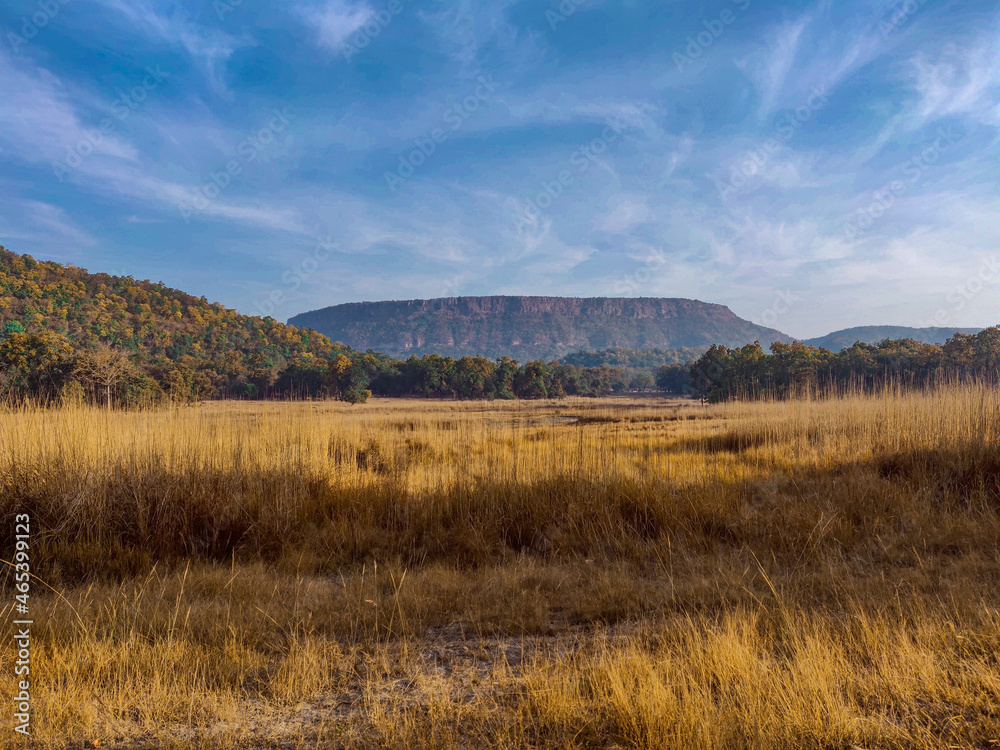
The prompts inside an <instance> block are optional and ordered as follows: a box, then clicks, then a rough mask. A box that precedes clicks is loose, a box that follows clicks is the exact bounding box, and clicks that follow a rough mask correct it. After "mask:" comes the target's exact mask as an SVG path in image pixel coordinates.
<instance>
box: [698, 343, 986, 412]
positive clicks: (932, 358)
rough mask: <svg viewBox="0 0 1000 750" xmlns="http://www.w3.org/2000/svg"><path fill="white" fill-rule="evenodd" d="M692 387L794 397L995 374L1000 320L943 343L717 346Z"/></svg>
mask: <svg viewBox="0 0 1000 750" xmlns="http://www.w3.org/2000/svg"><path fill="white" fill-rule="evenodd" d="M689 374H690V388H691V390H692V392H693V393H694V394H695V395H697V396H700V397H701V398H704V399H706V400H708V401H712V402H716V401H726V400H732V399H756V398H789V397H800V396H809V395H821V394H825V393H832V392H844V391H846V390H855V391H863V392H871V391H876V390H879V389H881V388H885V387H886V386H893V387H902V388H921V387H927V386H931V385H934V384H937V383H941V382H946V381H955V380H968V379H980V380H983V379H986V380H997V378H998V375H1000V326H995V327H993V328H987V329H984V330H983V331H980V332H979V333H977V334H975V335H970V334H964V333H956V334H955V335H954V336H952V337H951V338H949V339H948V340H947V341H946V342H945V343H944V344H941V345H938V344H925V343H922V342H919V341H915V340H913V339H894V340H889V339H887V340H885V341H882V342H880V343H878V344H865V343H860V342H858V343H855V344H854V345H853V346H850V347H848V348H846V349H842V350H841V351H839V352H831V351H829V350H828V349H821V348H817V347H814V346H806V345H805V344H803V343H801V342H795V343H792V344H783V343H774V344H772V345H771V347H770V353H767V352H765V350H764V348H763V347H762V346H761V345H760V343H759V342H754V343H753V344H748V345H746V346H743V347H738V348H734V349H728V348H726V347H724V346H712V347H711V348H709V350H708V351H707V352H705V353H704V354H703V355H702V356H701V357H700V358H699V359H698V360H696V361H695V362H693V363H692V364H691V366H690V368H689Z"/></svg>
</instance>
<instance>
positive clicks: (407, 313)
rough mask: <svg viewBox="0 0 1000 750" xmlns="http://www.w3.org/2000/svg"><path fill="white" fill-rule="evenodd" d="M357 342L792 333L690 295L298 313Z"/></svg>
mask: <svg viewBox="0 0 1000 750" xmlns="http://www.w3.org/2000/svg"><path fill="white" fill-rule="evenodd" d="M288 322H289V324H290V325H293V326H297V327H305V328H314V329H315V330H317V331H319V332H320V333H322V334H324V335H325V336H327V337H329V338H330V339H331V340H333V341H340V342H343V343H344V344H346V345H347V346H350V347H353V348H355V349H377V350H379V351H384V352H387V353H389V354H392V355H396V356H400V355H403V356H408V355H418V356H419V355H423V354H440V355H442V356H453V357H459V356H465V355H483V356H487V357H491V358H495V357H499V356H501V355H508V356H511V357H513V358H514V359H519V360H522V361H523V360H528V359H558V358H559V357H562V356H564V355H566V354H568V353H570V352H575V351H579V350H581V349H591V350H593V349H608V348H628V349H639V348H663V349H679V348H686V347H706V346H709V345H711V344H725V345H726V346H741V345H743V344H746V343H750V342H752V341H754V340H760V341H761V342H762V343H765V344H770V343H771V342H772V341H791V338H790V337H788V336H786V335H785V334H783V333H781V332H780V331H776V330H774V329H771V328H764V327H762V326H758V325H755V324H753V323H751V322H749V321H746V320H743V319H742V318H739V317H737V316H736V315H735V314H734V313H733V312H732V311H731V310H730V309H729V308H728V307H725V306H723V305H714V304H709V303H707V302H699V301H697V300H689V299H659V298H651V297H643V298H610V297H590V298H579V297H448V298H444V299H431V300H408V301H401V302H353V303H349V304H344V305H336V306H334V307H327V308H324V309H322V310H315V311H313V312H307V313H303V314H301V315H296V316H295V317H293V318H291V319H290V320H289V321H288Z"/></svg>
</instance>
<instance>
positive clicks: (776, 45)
mask: <svg viewBox="0 0 1000 750" xmlns="http://www.w3.org/2000/svg"><path fill="white" fill-rule="evenodd" d="M809 20H810V19H809V17H805V18H802V19H800V20H798V21H797V22H795V23H790V24H785V25H784V26H782V27H781V28H780V29H778V31H777V32H776V33H775V35H774V38H773V39H772V40H771V43H770V45H769V54H768V55H767V56H766V58H765V59H764V60H763V63H762V64H761V65H759V66H758V67H757V68H756V70H755V76H754V77H755V78H756V79H757V85H758V88H759V89H760V93H761V101H760V109H759V111H758V116H759V117H760V119H761V120H764V119H766V118H767V117H768V115H770V114H771V112H773V111H774V108H775V106H776V104H777V102H778V99H779V97H780V96H781V91H782V88H783V87H784V85H785V79H786V78H787V77H788V73H789V72H790V71H791V69H792V64H793V63H794V62H795V58H796V57H797V55H798V51H799V40H800V39H801V38H802V32H803V31H804V30H805V28H806V26H807V25H808V24H809Z"/></svg>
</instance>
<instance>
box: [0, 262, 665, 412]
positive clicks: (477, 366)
mask: <svg viewBox="0 0 1000 750" xmlns="http://www.w3.org/2000/svg"><path fill="white" fill-rule="evenodd" d="M652 369H653V368H651V367H650V368H645V369H636V368H631V367H610V366H606V365H602V366H595V367H582V366H579V365H573V364H560V363H557V362H544V361H533V362H528V363H525V364H521V363H519V362H517V361H515V360H512V359H510V358H507V357H502V358H499V359H497V360H492V359H489V358H485V357H463V358H459V359H453V358H451V357H441V356H438V355H428V356H424V357H421V358H417V357H411V358H410V359H408V360H406V361H400V360H395V359H392V358H391V357H389V356H387V355H384V354H380V353H378V352H374V351H366V352H360V351H356V350H354V349H351V348H350V347H347V346H344V345H343V344H341V343H335V342H331V341H330V339H328V338H327V337H325V336H323V335H321V334H319V333H316V332H315V331H312V330H310V329H299V328H296V327H294V326H289V325H284V324H282V323H279V322H277V321H276V320H273V319H271V318H258V317H250V316H246V315H241V314H239V313H237V312H236V311H234V310H229V309H227V308H225V307H223V306H222V305H220V304H218V303H210V302H208V301H207V300H206V299H204V298H197V297H192V296H191V295H188V294H185V293H184V292H180V291H178V290H176V289H171V288H169V287H166V286H164V285H162V284H156V283H152V282H149V281H137V280H135V279H133V278H131V277H118V276H109V275H108V274H103V273H95V274H92V273H88V272H87V271H85V270H83V269H81V268H76V267H74V266H68V265H62V264H59V263H53V262H44V261H36V260H35V259H34V258H32V257H31V256H29V255H17V254H15V253H12V252H10V251H8V250H6V249H4V248H0V399H2V400H5V401H19V400H22V399H24V398H31V399H36V400H40V401H44V402H67V401H69V402H73V401H82V400H91V401H98V402H101V403H104V404H106V405H108V406H109V407H110V406H133V405H140V404H150V403H158V402H161V401H165V400H170V401H175V402H190V401H197V400H201V399H210V398H234V397H235V398H288V397H292V398H298V397H319V398H325V397H332V398H338V399H343V400H347V401H351V402H359V401H364V400H366V399H367V398H368V396H370V395H372V394H373V393H374V394H376V395H386V396H426V397H432V396H433V397H443V398H465V399H473V398H546V397H560V396H563V395H574V394H575V395H584V396H591V395H594V396H597V395H605V394H608V393H612V392H622V391H626V390H651V389H653V388H654V387H656V384H655V381H654V376H653V374H652ZM671 382H673V381H671Z"/></svg>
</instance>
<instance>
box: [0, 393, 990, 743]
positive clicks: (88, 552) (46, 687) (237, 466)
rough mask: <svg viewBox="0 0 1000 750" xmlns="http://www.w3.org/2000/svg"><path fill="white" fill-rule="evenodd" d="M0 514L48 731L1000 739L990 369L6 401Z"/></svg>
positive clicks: (255, 736) (246, 738)
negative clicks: (598, 396) (179, 401)
mask: <svg viewBox="0 0 1000 750" xmlns="http://www.w3.org/2000/svg"><path fill="white" fill-rule="evenodd" d="M0 508H2V512H3V519H4V521H3V522H4V523H5V524H6V526H5V528H9V529H11V530H12V529H13V526H14V515H15V514H17V513H29V514H30V516H31V523H32V560H33V569H34V570H36V571H37V573H38V575H39V577H40V579H42V580H44V584H43V583H42V581H41V580H39V581H35V582H34V584H33V595H32V596H33V599H32V602H33V604H32V607H33V616H34V619H35V622H36V626H35V630H34V631H33V638H34V643H33V653H32V659H33V668H32V690H33V701H34V712H35V715H34V719H33V732H34V735H33V737H34V739H33V742H34V746H35V747H39V748H56V747H60V748H61V747H68V746H69V747H94V746H100V747H123V748H132V747H144V746H149V747H205V748H210V747H211V748H215V747H227V748H228V747H245V748H256V747H275V748H284V747H293V748H307V747H308V748H311V747H359V748H382V747H392V748H411V747H434V748H479V747H496V748H521V747H538V748H542V747H545V748H611V747H616V748H706V749H708V748H720V749H721V748H777V747H781V748H831V749H833V748H843V749H844V750H847V749H849V748H927V749H928V750H930V749H931V748H934V749H935V750H936V749H937V748H945V747H968V748H988V747H995V746H998V745H1000V394H998V392H997V391H996V390H994V389H990V388H986V387H978V386H974V385H968V386H962V387H953V388H946V389H942V390H939V391H937V392H935V393H909V394H904V393H886V394H883V395H880V396H853V397H846V398H838V399H831V400H821V401H793V402H783V403H743V404H725V405H717V406H707V407H706V406H700V405H697V404H694V403H691V402H679V401H666V400H658V399H643V400H628V399H607V400H566V401H560V402H533V403H526V402H519V403H518V402H515V403H499V402H494V403H443V402H426V401H391V400H388V401H387V400H379V401H375V402H372V403H369V404H367V405H366V406H364V407H353V408H352V407H348V406H345V405H342V404H336V403H289V404H278V403H271V404H268V403H211V404H204V405H201V406H198V407H193V408H184V409H178V410H173V411H150V412H132V413H124V412H111V413H108V412H106V411H103V410H100V409H89V408H85V409H63V410H48V411H45V410H31V409H26V410H20V411H8V412H5V413H3V414H0ZM7 559H10V547H9V546H8V549H7ZM46 586H48V587H51V588H46ZM4 592H5V598H4V600H3V603H4V605H6V607H7V608H6V610H5V612H4V616H3V618H2V626H0V627H2V629H3V632H2V635H0V643H2V644H5V645H3V646H2V647H0V693H2V695H4V696H8V695H13V694H14V693H15V692H16V690H15V688H14V677H13V674H12V670H11V659H12V654H13V652H14V649H13V648H12V647H8V646H7V645H6V644H9V643H10V642H11V639H12V636H13V633H12V630H13V626H12V625H10V622H11V620H12V617H11V612H10V605H9V604H8V602H11V601H12V593H11V582H10V580H9V578H8V580H7V582H6V585H5V588H4ZM4 714H5V715H7V716H9V711H7V710H6V709H5V711H4ZM18 739H20V738H18V737H17V736H16V735H15V734H14V733H13V732H11V731H8V730H5V731H0V747H7V746H15V745H21V744H23V743H19V742H17V740H18Z"/></svg>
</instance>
